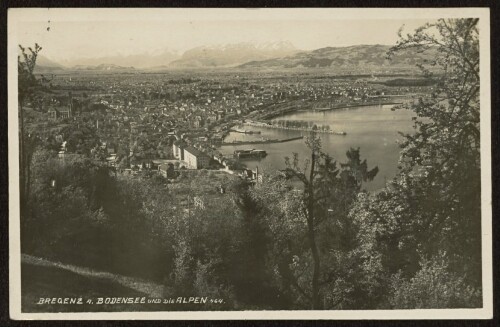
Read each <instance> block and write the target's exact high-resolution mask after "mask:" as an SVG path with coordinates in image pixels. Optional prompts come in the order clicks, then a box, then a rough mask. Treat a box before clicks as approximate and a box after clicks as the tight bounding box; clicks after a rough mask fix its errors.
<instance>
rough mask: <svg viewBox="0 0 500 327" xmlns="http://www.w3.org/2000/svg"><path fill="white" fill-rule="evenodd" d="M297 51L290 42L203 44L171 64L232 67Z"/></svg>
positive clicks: (194, 66)
mask: <svg viewBox="0 0 500 327" xmlns="http://www.w3.org/2000/svg"><path fill="white" fill-rule="evenodd" d="M297 52H299V50H298V49H297V48H295V47H294V46H293V45H292V44H291V43H290V42H272V43H264V44H253V43H238V44H228V45H216V46H202V47H197V48H194V49H191V50H188V51H186V52H184V54H183V55H182V57H181V58H180V59H178V60H175V61H173V62H171V63H170V66H172V67H177V68H199V67H231V66H237V65H241V64H244V63H246V62H249V61H258V60H267V59H272V58H280V57H285V56H290V55H293V54H295V53H297Z"/></svg>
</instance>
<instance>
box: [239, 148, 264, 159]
mask: <svg viewBox="0 0 500 327" xmlns="http://www.w3.org/2000/svg"><path fill="white" fill-rule="evenodd" d="M265 156H267V152H266V151H265V150H256V149H251V150H235V151H234V157H235V158H237V159H254V158H264V157H265Z"/></svg>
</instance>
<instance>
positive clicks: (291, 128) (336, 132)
mask: <svg viewBox="0 0 500 327" xmlns="http://www.w3.org/2000/svg"><path fill="white" fill-rule="evenodd" d="M245 125H250V126H256V127H265V128H273V129H284V130H290V131H300V132H312V131H313V129H312V128H309V127H307V128H306V127H284V126H278V125H272V124H267V123H260V122H245ZM314 131H315V132H316V133H322V134H334V135H347V133H346V132H344V131H340V132H338V131H332V130H321V129H316V130H314Z"/></svg>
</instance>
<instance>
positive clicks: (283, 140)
mask: <svg viewBox="0 0 500 327" xmlns="http://www.w3.org/2000/svg"><path fill="white" fill-rule="evenodd" d="M303 138H304V137H303V136H297V137H291V138H287V139H280V140H278V139H273V140H257V141H234V142H223V143H222V144H221V146H224V145H233V146H234V145H250V144H269V143H284V142H290V141H295V140H300V139H303Z"/></svg>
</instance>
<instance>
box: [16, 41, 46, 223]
mask: <svg viewBox="0 0 500 327" xmlns="http://www.w3.org/2000/svg"><path fill="white" fill-rule="evenodd" d="M19 49H20V51H21V54H20V55H19V56H18V57H17V73H18V81H17V82H18V86H17V87H18V102H19V141H20V142H19V161H20V162H19V163H20V165H19V166H20V169H19V173H20V174H19V177H20V183H19V185H20V186H21V194H20V198H21V214H23V213H24V212H25V209H26V200H27V198H28V197H29V193H30V188H29V185H30V176H31V175H30V161H31V155H32V154H33V146H30V144H28V143H32V142H30V141H31V140H28V141H26V135H25V131H24V109H23V108H24V106H25V104H26V102H27V101H28V100H29V99H30V98H31V97H32V96H33V95H34V93H35V91H34V89H36V88H37V87H38V86H39V85H40V81H39V80H38V79H37V78H36V77H35V74H34V70H35V66H36V59H37V57H38V52H40V51H41V50H42V47H40V46H39V45H38V44H35V48H34V49H33V48H31V47H29V48H28V49H26V48H24V47H22V46H21V45H19Z"/></svg>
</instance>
